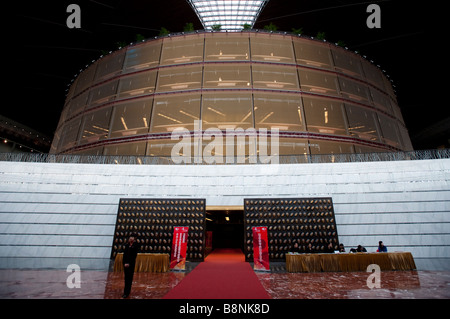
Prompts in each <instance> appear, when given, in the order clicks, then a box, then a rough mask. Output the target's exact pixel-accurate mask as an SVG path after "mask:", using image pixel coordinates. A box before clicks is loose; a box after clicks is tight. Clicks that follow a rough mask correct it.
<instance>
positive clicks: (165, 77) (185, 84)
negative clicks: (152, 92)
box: [157, 65, 202, 92]
mask: <svg viewBox="0 0 450 319" xmlns="http://www.w3.org/2000/svg"><path fill="white" fill-rule="evenodd" d="M201 83H202V67H201V66H198V65H197V66H190V67H185V66H183V67H176V68H165V69H160V70H159V75H158V87H157V92H169V91H179V90H194V89H199V88H200V87H201Z"/></svg>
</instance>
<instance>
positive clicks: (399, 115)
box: [392, 104, 405, 124]
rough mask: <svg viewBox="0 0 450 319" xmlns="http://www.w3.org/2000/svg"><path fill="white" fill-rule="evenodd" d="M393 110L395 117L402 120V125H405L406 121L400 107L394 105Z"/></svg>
mask: <svg viewBox="0 0 450 319" xmlns="http://www.w3.org/2000/svg"><path fill="white" fill-rule="evenodd" d="M392 110H393V113H394V116H395V117H396V118H397V119H398V120H400V122H401V123H403V124H405V121H404V120H403V115H402V112H401V111H400V107H399V106H398V105H396V104H393V105H392Z"/></svg>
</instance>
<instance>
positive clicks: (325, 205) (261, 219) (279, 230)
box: [244, 198, 339, 261]
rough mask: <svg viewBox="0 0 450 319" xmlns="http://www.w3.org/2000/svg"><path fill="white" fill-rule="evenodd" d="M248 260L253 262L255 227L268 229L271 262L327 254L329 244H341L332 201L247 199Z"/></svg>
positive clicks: (335, 246)
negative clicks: (311, 252) (289, 256)
mask: <svg viewBox="0 0 450 319" xmlns="http://www.w3.org/2000/svg"><path fill="white" fill-rule="evenodd" d="M244 203H245V205H244V229H245V238H244V241H245V245H244V247H245V260H246V261H253V237H252V227H254V226H267V228H268V240H269V258H270V260H284V257H285V255H286V253H287V252H290V251H293V250H294V245H295V243H297V244H298V246H299V248H298V250H297V251H299V252H306V248H307V246H308V245H309V243H311V245H312V249H313V250H314V251H315V252H318V253H320V252H325V251H326V248H327V246H328V244H329V243H330V241H331V242H332V244H333V248H334V249H337V248H338V245H339V240H338V233H337V229H336V220H335V216H334V209H333V201H332V199H331V198H284V199H283V198H279V199H267V198H265V199H263V198H261V199H245V200H244Z"/></svg>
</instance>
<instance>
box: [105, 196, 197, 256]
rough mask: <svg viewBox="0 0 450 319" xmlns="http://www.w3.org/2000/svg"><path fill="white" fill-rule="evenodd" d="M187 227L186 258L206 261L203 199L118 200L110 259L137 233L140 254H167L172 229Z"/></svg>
mask: <svg viewBox="0 0 450 319" xmlns="http://www.w3.org/2000/svg"><path fill="white" fill-rule="evenodd" d="M176 226H188V227H189V234H188V247H187V256H186V257H187V259H188V260H190V261H203V260H204V258H205V254H204V252H205V230H206V224H205V200H204V199H142V198H141V199H126V198H123V199H120V203H119V210H118V213H117V221H116V228H115V232H114V241H113V248H112V252H111V258H115V256H116V255H117V253H120V252H122V251H123V247H124V245H125V244H126V242H127V240H128V237H129V235H130V234H131V233H133V232H134V233H136V234H137V242H138V243H139V245H140V252H141V253H167V254H170V251H171V249H172V237H173V228H174V227H176Z"/></svg>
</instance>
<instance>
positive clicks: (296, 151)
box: [279, 137, 309, 162]
mask: <svg viewBox="0 0 450 319" xmlns="http://www.w3.org/2000/svg"><path fill="white" fill-rule="evenodd" d="M279 151H280V155H281V156H282V155H304V154H308V153H309V152H308V140H306V139H301V138H285V137H280V138H279ZM280 162H282V160H281V159H280Z"/></svg>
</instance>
